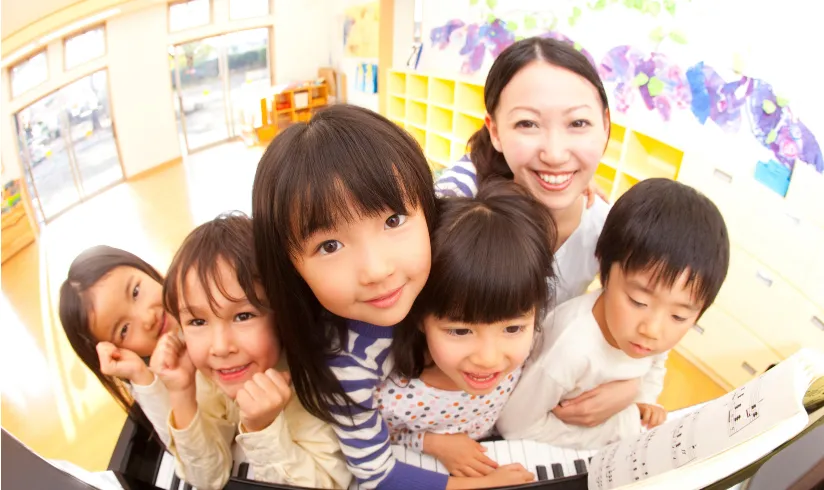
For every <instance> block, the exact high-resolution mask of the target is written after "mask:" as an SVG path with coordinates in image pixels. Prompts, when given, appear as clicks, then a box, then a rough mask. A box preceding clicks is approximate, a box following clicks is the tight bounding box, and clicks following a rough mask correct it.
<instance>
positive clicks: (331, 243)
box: [318, 240, 343, 255]
mask: <svg viewBox="0 0 824 490" xmlns="http://www.w3.org/2000/svg"><path fill="white" fill-rule="evenodd" d="M341 248H343V244H342V243H341V242H339V241H337V240H326V241H325V242H323V243H321V244H320V245H319V246H318V252H319V253H320V254H321V255H329V254H333V253H335V252H337V251H338V250H340V249H341Z"/></svg>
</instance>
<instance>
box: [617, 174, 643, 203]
mask: <svg viewBox="0 0 824 490" xmlns="http://www.w3.org/2000/svg"><path fill="white" fill-rule="evenodd" d="M637 183H638V179H636V178H635V177H633V176H631V175H627V174H620V175H619V176H618V185H617V186H616V187H615V188H614V190H613V192H616V195H615V196H614V197H613V200H614V199H617V198H618V197H621V195H622V194H624V193H625V192H627V191H628V190H629V188H630V187H632V186H634V185H635V184H637Z"/></svg>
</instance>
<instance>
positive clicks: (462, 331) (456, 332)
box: [446, 328, 472, 337]
mask: <svg viewBox="0 0 824 490" xmlns="http://www.w3.org/2000/svg"><path fill="white" fill-rule="evenodd" d="M446 333H447V334H449V335H453V336H455V337H464V336H467V335H469V334H471V333H472V330H470V329H468V328H450V329H449V330H447V331H446Z"/></svg>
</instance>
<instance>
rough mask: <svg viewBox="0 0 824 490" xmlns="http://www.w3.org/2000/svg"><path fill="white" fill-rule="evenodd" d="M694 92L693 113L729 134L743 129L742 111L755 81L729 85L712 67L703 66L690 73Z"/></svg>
mask: <svg viewBox="0 0 824 490" xmlns="http://www.w3.org/2000/svg"><path fill="white" fill-rule="evenodd" d="M687 80H688V81H689V86H690V90H691V92H692V104H691V108H692V113H693V115H695V117H696V118H697V119H698V122H700V123H701V124H704V123H706V122H707V119H710V120H711V121H713V122H714V123H715V124H717V125H718V126H719V127H721V129H723V130H724V131H727V132H736V131H738V130H739V129H740V128H741V113H742V112H741V111H742V108H743V107H744V106H745V105H746V103H747V99H748V97H749V96H750V95H751V94H752V89H753V81H752V79H751V78H749V77H744V76H742V77H741V78H740V79H738V80H736V81H734V82H727V81H725V80H724V79H723V78H722V77H721V75H719V74H718V73H717V72H716V71H715V70H714V69H713V68H712V67H710V66H706V65H704V62H703V61H702V62H700V63H698V64H696V65H695V66H693V67H691V68H689V69H688V70H687Z"/></svg>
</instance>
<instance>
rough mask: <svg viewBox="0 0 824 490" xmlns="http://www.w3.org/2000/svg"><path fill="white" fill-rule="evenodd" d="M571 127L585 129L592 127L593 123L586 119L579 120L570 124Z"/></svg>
mask: <svg viewBox="0 0 824 490" xmlns="http://www.w3.org/2000/svg"><path fill="white" fill-rule="evenodd" d="M570 126H572V127H573V128H585V127H587V126H592V123H591V122H589V121H587V120H586V119H577V120H575V121H572V124H570Z"/></svg>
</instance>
